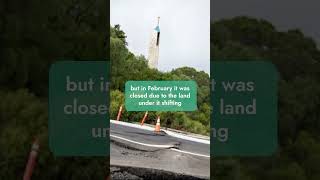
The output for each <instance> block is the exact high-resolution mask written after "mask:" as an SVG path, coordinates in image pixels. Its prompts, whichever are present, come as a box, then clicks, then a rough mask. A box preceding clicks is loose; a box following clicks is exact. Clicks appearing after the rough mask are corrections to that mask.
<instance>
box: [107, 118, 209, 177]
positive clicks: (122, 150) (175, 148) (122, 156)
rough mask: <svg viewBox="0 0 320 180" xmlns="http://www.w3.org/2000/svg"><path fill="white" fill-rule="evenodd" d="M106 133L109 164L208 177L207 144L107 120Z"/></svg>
mask: <svg viewBox="0 0 320 180" xmlns="http://www.w3.org/2000/svg"><path fill="white" fill-rule="evenodd" d="M110 136H111V147H110V150H111V151H110V153H111V159H110V162H111V165H117V166H126V167H135V168H137V167H140V168H150V169H157V170H162V171H166V172H173V173H176V174H181V175H190V176H194V177H197V178H203V179H209V176H210V158H209V154H210V147H209V146H210V145H209V144H204V143H199V142H193V141H189V140H184V139H180V138H176V137H172V136H169V135H167V134H166V133H164V132H160V133H155V132H153V131H149V130H144V129H138V128H134V127H128V126H124V125H121V124H113V123H110Z"/></svg>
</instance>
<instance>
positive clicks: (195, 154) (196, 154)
mask: <svg viewBox="0 0 320 180" xmlns="http://www.w3.org/2000/svg"><path fill="white" fill-rule="evenodd" d="M170 150H172V151H177V152H181V153H185V154H191V155H194V156H201V157H206V158H210V156H208V155H204V154H198V153H193V152H188V151H182V150H180V149H176V148H170Z"/></svg>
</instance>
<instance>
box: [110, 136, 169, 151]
mask: <svg viewBox="0 0 320 180" xmlns="http://www.w3.org/2000/svg"><path fill="white" fill-rule="evenodd" d="M110 137H114V138H118V139H121V140H124V141H128V142H131V143H135V144H139V145H142V146H148V147H157V148H167V149H168V148H172V147H174V145H161V144H145V143H141V142H137V141H133V140H130V139H126V138H123V137H120V136H116V135H112V134H110Z"/></svg>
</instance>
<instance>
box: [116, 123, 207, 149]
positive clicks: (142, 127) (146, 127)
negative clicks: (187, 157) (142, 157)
mask: <svg viewBox="0 0 320 180" xmlns="http://www.w3.org/2000/svg"><path fill="white" fill-rule="evenodd" d="M110 123H113V124H120V125H123V126H128V127H133V128H138V129H143V130H147V131H154V128H152V127H149V126H141V125H138V124H132V123H127V122H123V121H115V120H111V119H110ZM161 130H162V131H164V132H165V133H167V134H168V135H169V136H172V137H175V138H179V139H184V140H188V141H192V142H197V143H201V144H210V141H209V140H204V139H198V138H195V137H190V136H185V135H182V134H178V133H175V132H171V131H168V130H164V129H161Z"/></svg>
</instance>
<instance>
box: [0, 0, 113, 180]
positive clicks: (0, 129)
mask: <svg viewBox="0 0 320 180" xmlns="http://www.w3.org/2000/svg"><path fill="white" fill-rule="evenodd" d="M106 13H107V10H106V1H104V0H85V1H83V0H80V1H78V0H61V1H56V0H46V1H39V0H29V1H18V0H4V1H1V2H0V14H1V17H0V40H1V46H0V59H1V60H0V99H1V101H0V179H8V180H11V179H22V176H23V173H24V169H25V165H26V163H27V160H28V156H29V152H30V149H31V144H32V142H33V141H34V139H35V138H36V137H37V138H38V139H39V142H40V152H39V155H38V159H37V164H36V167H35V170H34V173H33V176H32V179H34V180H36V179H104V178H105V176H106V174H107V173H108V172H109V159H108V158H61V157H59V158H58V157H54V156H53V154H52V153H51V152H50V150H49V147H48V112H47V109H48V103H47V94H48V74H49V72H48V71H49V68H50V65H51V64H52V63H54V62H56V61H58V60H104V59H106V57H107V56H108V54H107V51H106V50H107V48H108V44H109V42H107V41H106V39H107V34H108V31H109V28H108V23H107V14H106ZM88 58H89V59H88Z"/></svg>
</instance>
